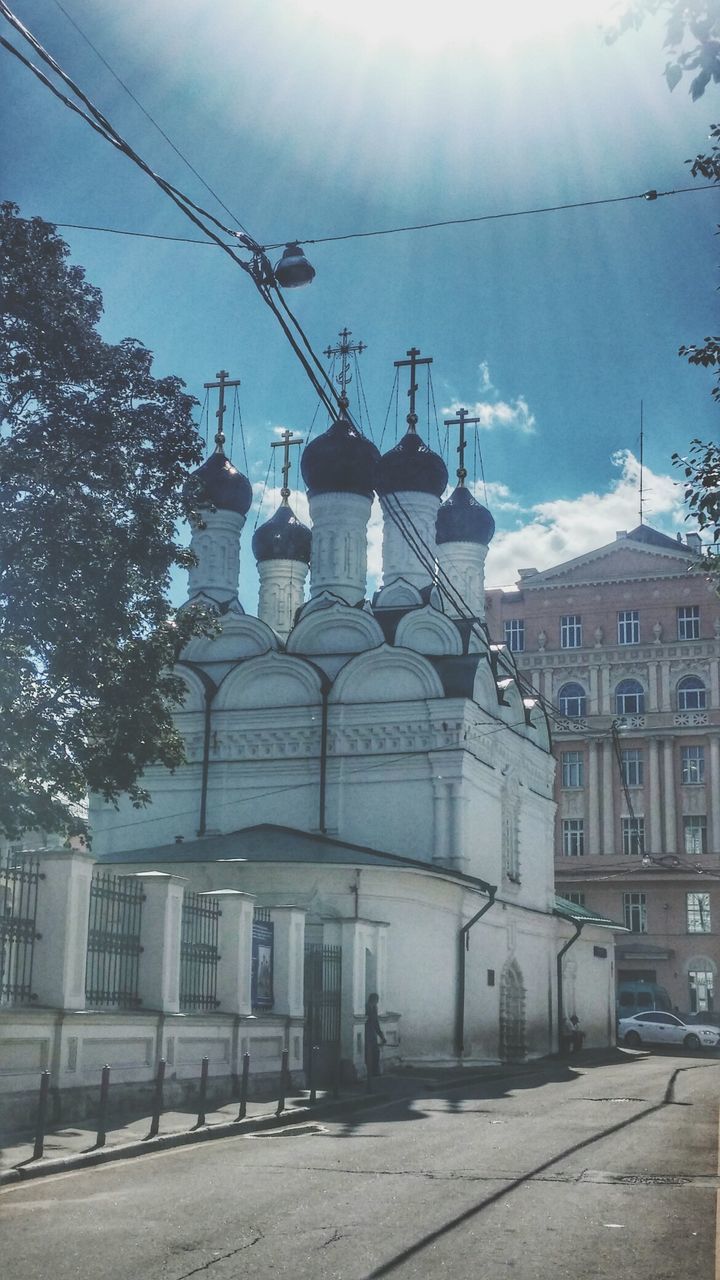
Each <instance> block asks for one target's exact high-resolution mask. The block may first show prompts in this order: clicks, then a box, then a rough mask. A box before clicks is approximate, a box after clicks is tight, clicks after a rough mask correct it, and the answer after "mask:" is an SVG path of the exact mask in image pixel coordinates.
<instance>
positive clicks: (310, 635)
mask: <svg viewBox="0 0 720 1280" xmlns="http://www.w3.org/2000/svg"><path fill="white" fill-rule="evenodd" d="M384 639H385V637H384V636H383V633H382V629H381V627H380V624H379V623H377V622H376V621H375V619H374V618H373V616H372V614H369V613H366V612H365V610H364V609H353V608H351V607H350V605H347V604H340V603H337V604H328V605H327V606H326V607H325V608H320V609H315V610H313V611H312V612H310V613H303V616H302V617H301V619H300V621H299V622H298V624H297V626H295V627H293V630H292V631H291V632H290V635H289V636H288V641H287V651H288V653H302V654H308V655H318V656H320V655H326V654H327V655H333V654H344V653H363V652H364V651H365V650H367V649H376V648H378V647H379V646H380V645H382V644H383V643H384Z"/></svg>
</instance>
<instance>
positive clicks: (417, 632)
mask: <svg viewBox="0 0 720 1280" xmlns="http://www.w3.org/2000/svg"><path fill="white" fill-rule="evenodd" d="M395 644H396V645H399V646H401V647H404V648H406V649H413V650H414V651H415V652H416V653H427V654H431V655H432V656H433V657H442V656H444V655H452V656H454V655H458V654H461V653H462V640H461V637H460V632H459V631H458V629H457V627H456V626H455V625H454V624H453V623H452V622H451V621H450V620H449V618H446V617H445V615H444V614H442V613H438V611H437V609H433V608H432V607H431V606H430V605H426V606H425V607H424V608H423V609H415V610H413V612H412V613H406V614H405V617H404V618H401V619H400V621H399V623H398V626H397V631H396V632H395Z"/></svg>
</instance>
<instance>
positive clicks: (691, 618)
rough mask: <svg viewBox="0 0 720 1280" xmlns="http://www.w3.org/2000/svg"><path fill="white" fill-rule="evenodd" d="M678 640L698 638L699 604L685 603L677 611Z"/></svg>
mask: <svg viewBox="0 0 720 1280" xmlns="http://www.w3.org/2000/svg"><path fill="white" fill-rule="evenodd" d="M677 632H678V640H699V639H700V606H699V605H698V604H685V605H683V606H682V607H681V608H680V609H678V611H677Z"/></svg>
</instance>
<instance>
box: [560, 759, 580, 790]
mask: <svg viewBox="0 0 720 1280" xmlns="http://www.w3.org/2000/svg"><path fill="white" fill-rule="evenodd" d="M562 784H563V786H564V787H582V785H583V753H582V751H563V753H562Z"/></svg>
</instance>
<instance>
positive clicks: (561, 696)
mask: <svg viewBox="0 0 720 1280" xmlns="http://www.w3.org/2000/svg"><path fill="white" fill-rule="evenodd" d="M557 699H558V706H559V708H560V710H561V712H562V714H563V715H564V716H574V717H577V716H584V715H585V709H586V707H587V696H586V694H585V690H584V689H583V687H582V685H581V684H575V683H574V682H573V681H571V682H570V684H564V685H563V687H562V689H560V691H559V693H558V696H557Z"/></svg>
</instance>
